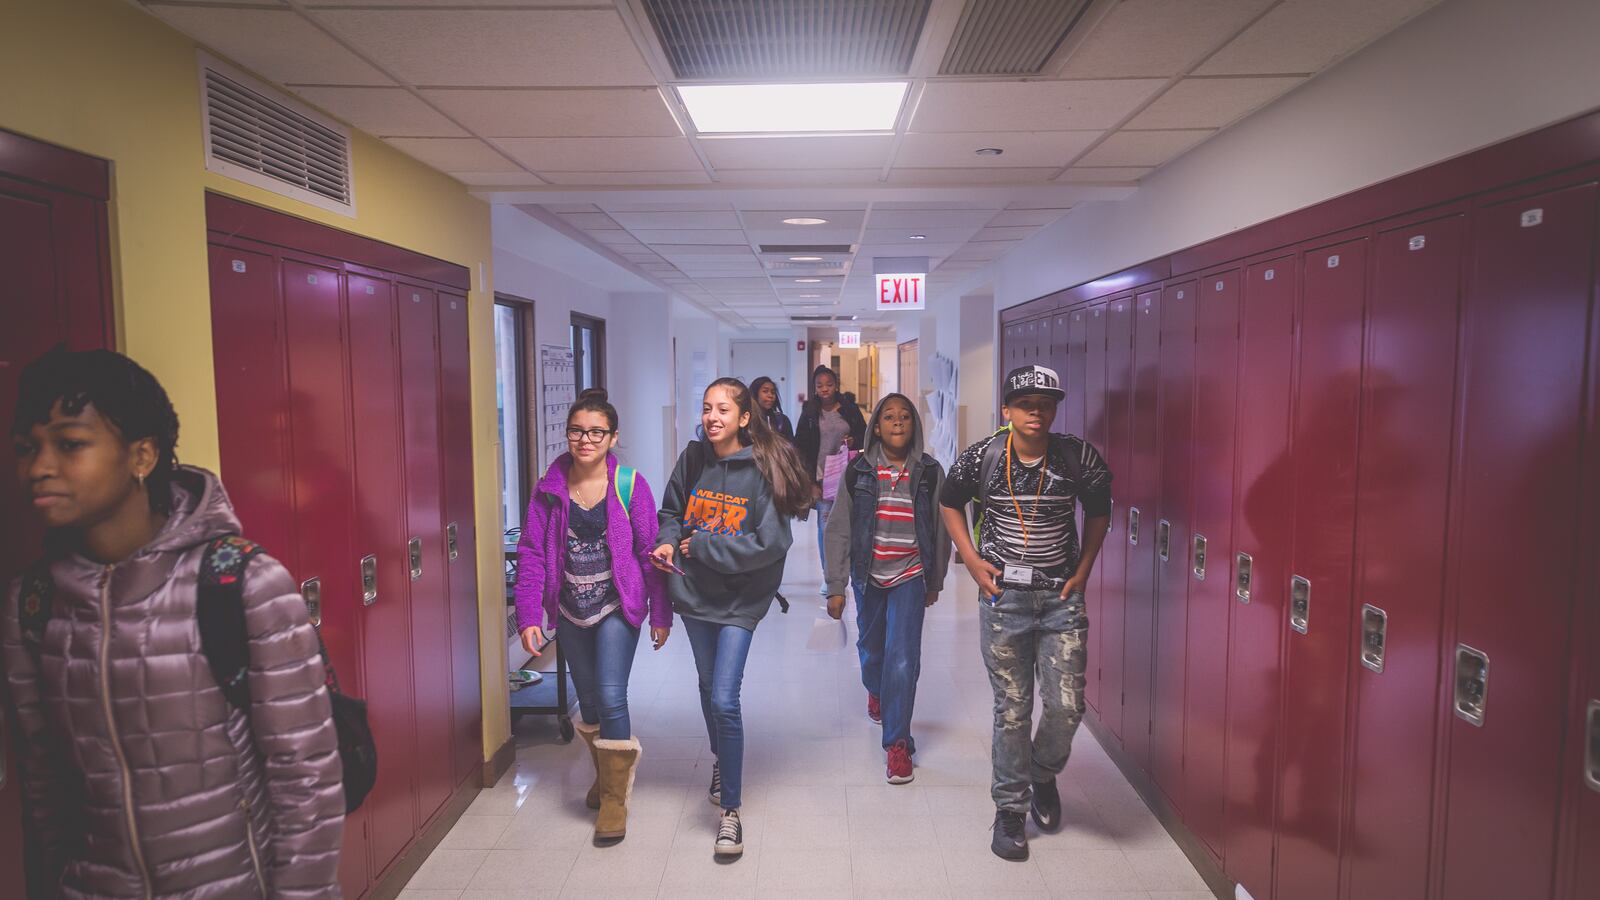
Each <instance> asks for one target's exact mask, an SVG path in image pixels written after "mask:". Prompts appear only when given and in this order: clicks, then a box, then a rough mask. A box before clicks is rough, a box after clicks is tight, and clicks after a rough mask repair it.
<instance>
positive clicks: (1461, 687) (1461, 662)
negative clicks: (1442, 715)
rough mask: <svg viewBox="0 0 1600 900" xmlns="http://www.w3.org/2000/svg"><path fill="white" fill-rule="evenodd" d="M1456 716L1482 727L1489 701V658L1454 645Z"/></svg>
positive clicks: (1464, 647) (1470, 648)
mask: <svg viewBox="0 0 1600 900" xmlns="http://www.w3.org/2000/svg"><path fill="white" fill-rule="evenodd" d="M1455 699H1456V715H1457V716H1458V717H1460V718H1462V719H1464V720H1465V721H1467V722H1469V723H1471V724H1473V725H1476V726H1478V727H1479V728H1482V727H1483V715H1484V711H1485V708H1486V706H1487V704H1488V700H1489V656H1488V654H1486V653H1484V652H1483V651H1482V650H1477V649H1474V648H1472V647H1469V646H1467V645H1466V644H1457V645H1456V698H1455Z"/></svg>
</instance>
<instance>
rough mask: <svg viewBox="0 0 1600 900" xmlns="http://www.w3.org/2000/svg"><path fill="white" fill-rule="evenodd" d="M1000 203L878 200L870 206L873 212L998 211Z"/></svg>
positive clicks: (981, 201) (982, 201)
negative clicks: (919, 210)
mask: <svg viewBox="0 0 1600 900" xmlns="http://www.w3.org/2000/svg"><path fill="white" fill-rule="evenodd" d="M1002 205H1003V204H1002V203H997V202H992V201H988V200H880V201H878V202H876V203H873V204H872V210H873V212H878V211H880V210H885V209H988V210H998V209H1000V207H1001V206H1002Z"/></svg>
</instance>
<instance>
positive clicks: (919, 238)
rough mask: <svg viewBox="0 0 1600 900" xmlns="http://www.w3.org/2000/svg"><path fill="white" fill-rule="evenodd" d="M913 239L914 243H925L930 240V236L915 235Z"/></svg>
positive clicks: (912, 236)
mask: <svg viewBox="0 0 1600 900" xmlns="http://www.w3.org/2000/svg"><path fill="white" fill-rule="evenodd" d="M911 239H912V240H913V241H925V240H927V239H928V236H927V235H925V234H913V235H911Z"/></svg>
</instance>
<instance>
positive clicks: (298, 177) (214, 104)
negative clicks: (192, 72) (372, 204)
mask: <svg viewBox="0 0 1600 900" xmlns="http://www.w3.org/2000/svg"><path fill="white" fill-rule="evenodd" d="M200 72H201V94H202V106H203V109H204V112H205V140H206V169H207V170H208V171H211V172H216V173H218V174H220V175H226V176H227V177H229V178H233V179H236V180H239V181H243V182H246V183H248V184H253V185H255V186H256V187H259V188H263V189H265V190H269V191H272V192H273V193H276V194H281V195H283V196H285V197H292V198H294V199H296V200H301V201H304V202H307V203H311V204H313V205H315V206H318V207H320V208H322V209H327V210H331V211H333V212H339V213H344V214H345V215H351V216H353V215H355V200H354V190H353V188H352V185H351V181H350V132H349V130H348V129H346V128H344V127H343V126H341V125H340V124H339V123H337V122H335V121H333V120H332V119H328V118H326V117H324V116H322V115H319V114H318V113H316V112H314V111H313V110H312V109H311V108H310V107H307V106H304V105H302V104H300V103H297V102H295V101H293V100H290V99H288V98H287V97H281V96H276V95H275V92H273V91H272V90H271V89H270V88H268V87H266V86H265V85H262V84H260V83H259V82H257V81H255V80H254V79H252V78H249V77H247V76H245V75H244V74H242V73H239V72H235V71H233V70H231V69H229V68H227V67H225V66H223V65H221V64H220V63H218V62H216V61H214V60H210V59H207V58H204V57H202V62H201V69H200Z"/></svg>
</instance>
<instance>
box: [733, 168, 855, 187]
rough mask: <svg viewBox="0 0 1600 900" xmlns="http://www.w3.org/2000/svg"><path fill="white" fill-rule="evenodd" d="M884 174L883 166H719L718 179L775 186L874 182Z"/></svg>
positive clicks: (736, 182)
mask: <svg viewBox="0 0 1600 900" xmlns="http://www.w3.org/2000/svg"><path fill="white" fill-rule="evenodd" d="M882 175H883V168H882V167H881V166H880V167H879V168H876V169H721V168H719V169H717V181H719V182H722V183H723V184H759V185H771V186H773V187H792V186H795V185H834V184H839V185H858V184H875V183H877V182H878V180H879V178H880V177H881V176H882Z"/></svg>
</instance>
